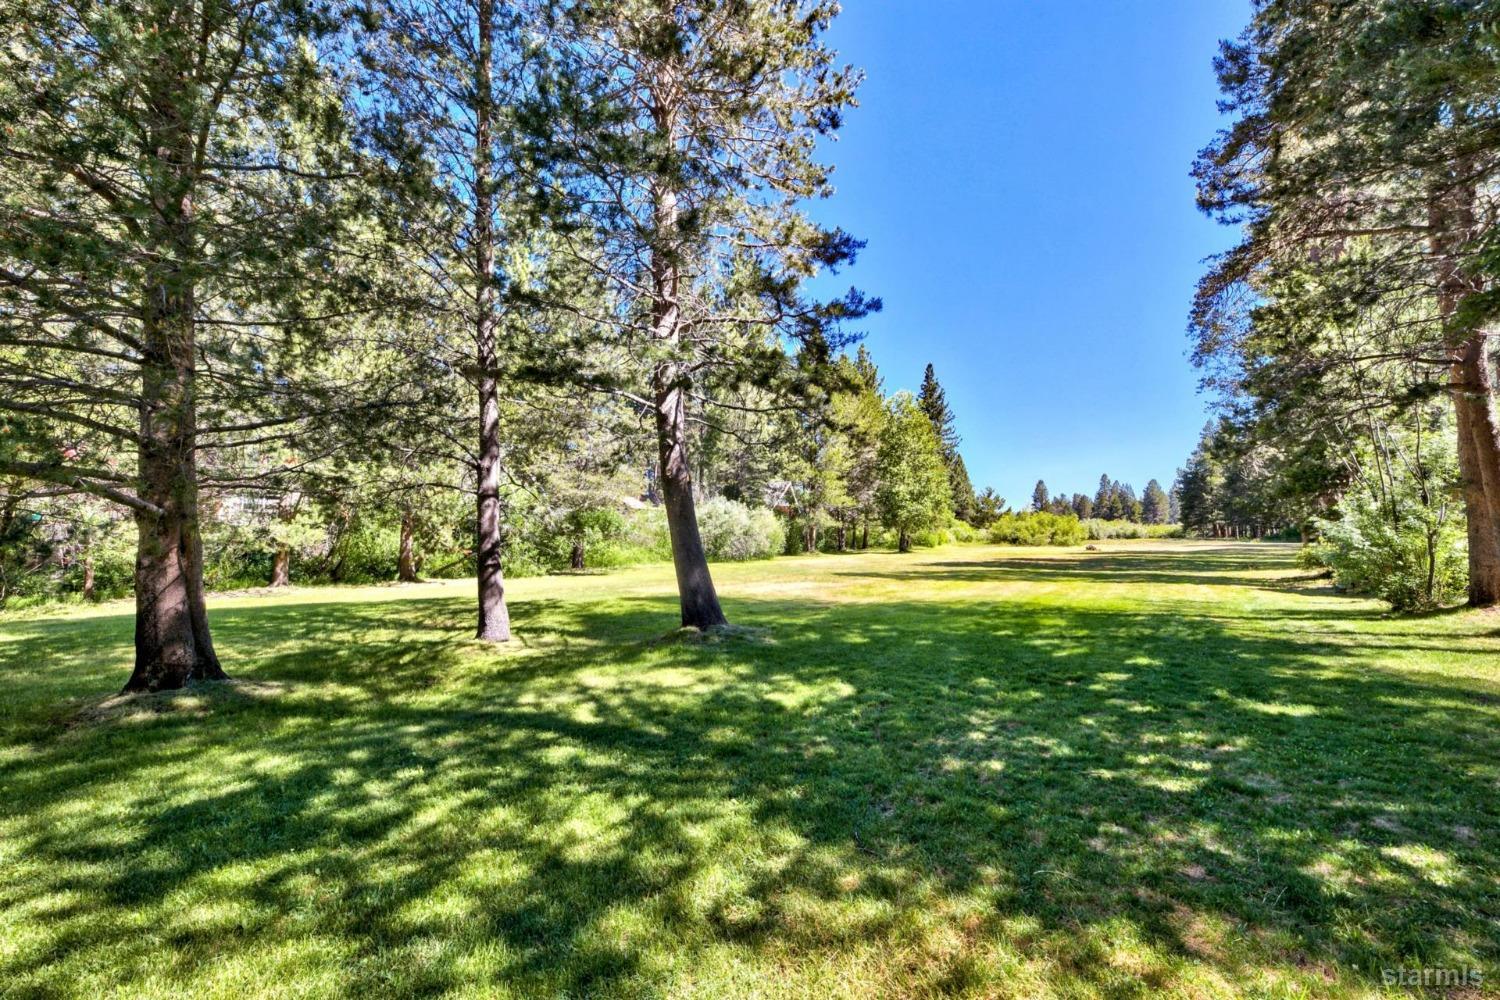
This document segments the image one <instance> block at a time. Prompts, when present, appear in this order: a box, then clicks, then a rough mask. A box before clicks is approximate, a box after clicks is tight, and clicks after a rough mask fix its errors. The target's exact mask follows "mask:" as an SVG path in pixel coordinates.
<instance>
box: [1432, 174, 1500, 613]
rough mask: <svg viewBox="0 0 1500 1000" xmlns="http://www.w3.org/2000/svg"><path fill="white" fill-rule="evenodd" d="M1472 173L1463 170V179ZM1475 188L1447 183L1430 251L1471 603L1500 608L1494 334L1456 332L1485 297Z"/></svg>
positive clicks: (1437, 201) (1437, 199) (1438, 200)
mask: <svg viewBox="0 0 1500 1000" xmlns="http://www.w3.org/2000/svg"><path fill="white" fill-rule="evenodd" d="M1466 172H1467V165H1465V164H1460V169H1459V170H1458V171H1455V173H1456V174H1457V175H1458V176H1463V175H1465V173H1466ZM1474 198H1475V194H1474V189H1473V187H1472V185H1471V184H1469V183H1467V182H1464V183H1459V184H1452V183H1451V182H1448V181H1446V180H1444V181H1443V182H1440V184H1439V186H1438V188H1437V190H1436V191H1435V193H1434V195H1433V197H1432V200H1431V204H1430V210H1429V220H1428V221H1429V224H1430V226H1431V229H1432V233H1433V236H1432V241H1431V247H1430V248H1431V252H1432V255H1433V259H1434V262H1435V265H1436V268H1437V286H1438V292H1437V300H1438V315H1439V317H1440V318H1441V320H1442V324H1443V333H1444V337H1445V339H1446V340H1447V341H1448V344H1449V351H1450V353H1449V359H1450V364H1449V370H1448V392H1449V395H1450V396H1451V397H1452V399H1453V411H1454V415H1455V418H1456V421H1455V422H1456V424H1457V430H1458V471H1459V476H1460V477H1461V479H1462V480H1463V494H1464V513H1465V515H1466V518H1467V522H1468V536H1469V603H1470V604H1471V605H1473V606H1475V607H1486V606H1489V605H1492V604H1496V603H1500V419H1497V415H1496V412H1495V398H1494V392H1495V380H1494V374H1493V372H1492V371H1491V367H1490V359H1489V344H1490V335H1489V331H1488V330H1486V329H1484V328H1482V327H1481V328H1476V329H1466V328H1461V327H1460V328H1455V321H1456V320H1457V318H1458V316H1459V313H1460V311H1461V309H1462V306H1463V304H1464V302H1465V300H1466V299H1468V298H1469V297H1470V296H1473V295H1477V294H1480V293H1482V292H1483V290H1484V289H1483V287H1482V283H1481V282H1479V281H1478V280H1477V279H1475V278H1473V277H1471V276H1469V275H1466V274H1465V273H1464V272H1463V271H1462V269H1461V268H1460V265H1459V253H1460V252H1461V251H1462V249H1463V247H1464V246H1465V244H1466V243H1467V242H1468V241H1469V240H1470V239H1472V238H1473V236H1474V235H1475V227H1476V220H1475V216H1474Z"/></svg>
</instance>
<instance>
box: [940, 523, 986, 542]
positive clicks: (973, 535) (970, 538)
mask: <svg viewBox="0 0 1500 1000" xmlns="http://www.w3.org/2000/svg"><path fill="white" fill-rule="evenodd" d="M948 536H949V539H950V540H951V541H953V542H956V543H957V544H959V545H972V544H974V543H975V542H987V541H989V532H987V531H985V530H984V529H982V528H976V527H974V526H973V525H972V524H968V523H967V522H964V521H954V522H953V525H952V527H950V528H949V529H948Z"/></svg>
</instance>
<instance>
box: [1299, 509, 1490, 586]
mask: <svg viewBox="0 0 1500 1000" xmlns="http://www.w3.org/2000/svg"><path fill="white" fill-rule="evenodd" d="M1343 506H1344V511H1343V513H1344V516H1343V518H1342V519H1340V520H1337V521H1320V522H1318V528H1319V534H1320V535H1321V540H1320V541H1319V542H1318V543H1317V544H1316V545H1312V546H1309V547H1308V548H1307V549H1306V550H1304V555H1303V564H1304V565H1307V566H1323V567H1326V568H1328V569H1330V570H1332V571H1333V579H1334V583H1335V584H1336V585H1337V586H1339V587H1341V588H1343V589H1345V590H1349V591H1352V592H1353V593H1357V594H1368V595H1370V596H1372V597H1378V598H1380V599H1381V600H1384V601H1387V602H1389V603H1390V605H1391V607H1392V608H1394V609H1395V610H1397V611H1420V610H1424V609H1428V608H1434V607H1440V606H1442V605H1445V604H1452V603H1455V602H1457V601H1458V600H1460V599H1461V598H1462V597H1463V595H1464V592H1465V590H1466V589H1467V587H1468V541H1467V539H1466V538H1465V536H1464V522H1463V519H1462V518H1461V517H1460V516H1457V515H1456V514H1453V513H1450V510H1449V508H1448V506H1447V505H1446V504H1445V505H1422V504H1415V503H1406V504H1402V503H1397V504H1396V509H1395V513H1394V514H1393V512H1392V508H1391V505H1390V504H1389V503H1386V502H1380V503H1377V502H1376V501H1375V500H1374V499H1373V498H1371V497H1369V496H1367V495H1366V494H1365V493H1364V492H1363V491H1359V492H1356V493H1352V494H1350V496H1348V497H1346V498H1345V501H1344V505H1343Z"/></svg>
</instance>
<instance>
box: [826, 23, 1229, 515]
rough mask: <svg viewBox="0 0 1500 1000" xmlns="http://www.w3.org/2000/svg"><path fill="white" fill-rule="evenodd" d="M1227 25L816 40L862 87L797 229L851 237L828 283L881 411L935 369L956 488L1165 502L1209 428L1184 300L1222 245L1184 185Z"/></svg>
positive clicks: (844, 33)
mask: <svg viewBox="0 0 1500 1000" xmlns="http://www.w3.org/2000/svg"><path fill="white" fill-rule="evenodd" d="M1063 10H1065V11H1066V13H1062V11H1063ZM1248 19H1249V5H1248V3H1247V2H1244V0H1152V2H1150V3H1135V2H1130V0H1087V2H1074V3H1069V4H1066V5H1060V4H1053V3H1048V2H1041V0H854V2H851V3H848V4H846V5H845V11H844V14H843V15H842V16H841V17H840V18H839V21H838V23H837V24H836V27H835V29H834V31H833V34H832V42H833V44H834V45H835V46H836V47H837V48H838V49H839V50H840V54H841V57H842V58H843V60H844V61H847V62H850V63H853V64H854V65H857V66H860V67H862V68H863V69H864V70H865V71H866V73H867V75H868V79H867V82H866V84H865V86H864V88H863V89H862V90H861V92H860V105H861V106H860V107H859V108H857V109H855V110H854V111H853V112H852V113H851V114H850V116H849V119H848V122H847V123H846V127H845V129H844V132H843V134H842V137H841V139H840V141H839V142H838V143H836V144H833V145H830V146H829V147H828V148H827V150H826V154H825V155H826V156H827V157H828V158H829V160H830V161H831V162H833V163H835V164H836V165H837V170H836V172H835V175H834V178H835V183H836V185H837V187H838V194H837V195H836V196H835V198H833V199H832V200H831V201H828V202H824V203H820V204H819V205H817V206H815V208H814V214H815V215H816V216H817V217H818V218H820V219H822V220H823V221H825V222H830V223H837V224H838V225H841V226H843V227H844V228H845V229H848V230H849V231H850V232H852V233H854V234H855V235H857V236H859V237H861V238H863V239H866V240H868V241H869V246H868V247H867V248H866V250H865V252H864V253H863V254H862V255H861V258H860V260H859V263H858V264H857V265H856V266H855V267H853V268H851V269H848V270H846V271H845V272H843V273H842V274H841V275H840V276H839V277H838V279H837V284H838V285H841V286H843V287H847V286H848V285H849V284H851V283H852V284H856V285H858V286H859V287H860V288H862V289H864V290H865V291H867V292H869V293H870V294H873V295H878V296H880V297H882V298H883V299H884V300H885V311H884V312H883V313H882V314H880V315H878V316H875V317H872V318H871V319H870V320H868V321H866V323H865V324H864V325H863V329H864V331H865V332H866V333H867V337H866V341H865V342H866V344H867V345H868V346H869V348H870V350H871V351H872V352H873V354H874V356H875V360H876V362H877V363H878V364H879V365H880V368H881V371H882V372H883V373H884V374H885V377H886V389H887V391H892V390H895V389H899V388H910V389H915V388H916V387H917V384H918V383H919V382H920V380H921V377H922V368H923V366H924V365H925V364H927V363H928V362H929V361H930V362H932V363H933V364H934V365H936V366H937V373H938V378H939V380H940V381H941V382H942V384H943V386H944V387H945V388H946V389H947V392H948V399H949V401H950V403H951V404H952V406H953V408H954V410H955V411H956V412H957V415H958V427H959V431H960V432H961V433H962V434H963V438H964V442H963V448H962V451H963V455H964V459H965V461H966V462H967V463H968V467H969V471H970V475H971V477H972V479H973V481H974V484H975V486H976V488H983V487H984V486H986V485H992V486H994V487H995V488H996V489H997V490H998V491H999V492H1000V493H1001V494H1002V495H1004V496H1005V497H1006V498H1007V499H1008V500H1009V501H1010V502H1011V503H1012V504H1014V505H1017V506H1019V505H1023V504H1025V503H1026V502H1027V501H1028V500H1029V498H1030V496H1031V490H1032V487H1033V486H1034V485H1035V483H1036V481H1037V479H1038V478H1042V479H1045V480H1046V481H1047V485H1048V486H1049V487H1051V488H1052V490H1053V492H1068V493H1072V492H1075V491H1084V492H1088V493H1092V492H1093V491H1094V488H1095V486H1096V485H1097V483H1098V480H1099V475H1100V473H1103V472H1108V473H1109V474H1110V475H1111V476H1113V477H1114V478H1117V479H1121V480H1124V481H1127V482H1130V483H1133V484H1134V485H1135V487H1136V488H1137V489H1138V490H1139V489H1141V488H1142V487H1144V486H1145V484H1146V481H1147V480H1149V479H1151V478H1153V477H1155V478H1157V479H1160V480H1161V482H1162V485H1164V486H1167V487H1169V488H1170V486H1171V479H1172V476H1173V475H1174V473H1175V471H1176V469H1177V467H1178V466H1180V465H1181V464H1182V463H1183V461H1184V459H1185V458H1186V457H1187V454H1188V452H1189V451H1190V450H1191V449H1192V447H1193V444H1194V442H1195V441H1196V440H1197V436H1198V433H1199V431H1200V430H1201V429H1202V426H1203V424H1204V421H1205V420H1206V419H1207V417H1206V412H1205V400H1204V398H1203V397H1201V396H1200V395H1198V393H1197V374H1196V373H1195V372H1194V370H1193V369H1192V367H1191V365H1190V364H1189V363H1188V360H1187V356H1186V351H1187V346H1188V341H1187V335H1186V332H1185V330H1186V322H1187V311H1188V306H1189V304H1190V299H1191V296H1192V292H1193V286H1194V284H1195V282H1196V280H1197V278H1198V275H1199V274H1200V272H1201V271H1202V263H1201V262H1202V260H1203V258H1205V257H1206V256H1208V255H1210V254H1212V253H1215V252H1217V251H1219V250H1222V249H1224V248H1226V247H1227V246H1228V245H1229V244H1230V243H1232V242H1233V239H1234V234H1233V232H1231V231H1229V230H1226V229H1224V228H1222V227H1220V226H1217V225H1215V224H1214V223H1213V222H1212V221H1211V220H1209V219H1207V218H1205V217H1203V216H1201V215H1200V214H1199V213H1198V211H1197V209H1196V207H1195V206H1194V203H1193V184H1192V179H1191V178H1190V177H1189V174H1188V171H1189V168H1190V167H1191V164H1192V159H1193V156H1194V154H1195V153H1196V152H1197V150H1198V149H1199V148H1201V147H1202V146H1203V145H1205V144H1206V143H1207V142H1208V140H1209V139H1210V138H1211V137H1212V136H1213V133H1214V131H1215V129H1216V128H1218V127H1219V124H1220V123H1219V118H1218V114H1217V111H1216V108H1215V103H1214V102H1215V99H1216V96H1217V89H1216V86H1215V83H1214V78H1213V67H1212V60H1213V56H1214V53H1215V51H1216V46H1217V44H1218V41H1219V40H1220V39H1221V38H1225V37H1231V36H1233V35H1235V34H1236V33H1237V32H1238V31H1239V29H1240V28H1241V27H1242V26H1243V24H1244V23H1245V22H1246V21H1247V20H1248Z"/></svg>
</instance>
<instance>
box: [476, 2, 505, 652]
mask: <svg viewBox="0 0 1500 1000" xmlns="http://www.w3.org/2000/svg"><path fill="white" fill-rule="evenodd" d="M478 14H479V50H478V59H477V62H476V65H475V80H474V82H475V108H474V112H475V132H474V252H475V260H474V268H475V279H476V281H477V282H478V290H477V294H476V296H475V316H474V339H475V345H476V350H477V355H478V361H479V386H478V388H479V468H478V473H479V498H478V499H479V517H478V523H477V525H476V529H477V531H476V534H477V536H478V537H477V539H476V540H477V544H478V552H479V624H478V627H477V628H476V630H475V633H474V634H475V638H478V639H483V640H485V641H486V642H508V641H510V636H511V633H510V609H509V608H508V607H507V606H506V603H505V571H504V569H503V567H502V565H501V556H502V554H503V551H504V539H503V537H502V535H501V518H500V469H501V461H502V457H501V453H500V392H499V387H498V385H497V383H496V380H495V372H496V368H497V366H498V365H497V363H498V361H499V345H498V343H497V340H498V337H497V332H498V331H497V326H498V324H497V322H496V320H497V316H496V312H497V303H496V296H495V281H494V278H495V218H494V208H495V201H494V197H495V192H494V152H495V150H494V142H495V140H494V134H493V131H492V128H493V121H492V118H493V111H494V85H493V81H492V79H491V62H492V59H493V55H494V43H495V38H494V34H495V4H494V0H479V8H478Z"/></svg>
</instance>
